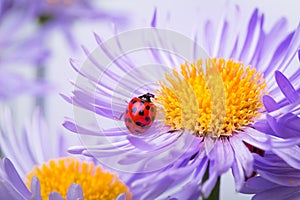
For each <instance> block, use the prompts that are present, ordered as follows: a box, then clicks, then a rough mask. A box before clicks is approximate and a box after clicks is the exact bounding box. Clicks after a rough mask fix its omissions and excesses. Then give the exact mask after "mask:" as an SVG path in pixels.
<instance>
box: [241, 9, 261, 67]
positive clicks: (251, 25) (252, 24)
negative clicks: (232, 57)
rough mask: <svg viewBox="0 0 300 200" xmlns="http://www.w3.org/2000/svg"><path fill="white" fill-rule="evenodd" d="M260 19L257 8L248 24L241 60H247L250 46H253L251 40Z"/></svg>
mask: <svg viewBox="0 0 300 200" xmlns="http://www.w3.org/2000/svg"><path fill="white" fill-rule="evenodd" d="M258 21H259V19H258V9H255V10H254V12H253V13H252V16H251V19H250V21H249V24H248V31H247V36H246V39H245V42H244V45H243V49H242V52H241V54H240V58H239V60H243V61H244V60H245V57H246V55H248V52H249V51H250V50H249V48H250V47H251V42H252V41H253V38H254V33H255V28H256V26H257V23H258Z"/></svg>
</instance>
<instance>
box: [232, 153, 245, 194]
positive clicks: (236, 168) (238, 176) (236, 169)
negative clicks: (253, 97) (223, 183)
mask: <svg viewBox="0 0 300 200" xmlns="http://www.w3.org/2000/svg"><path fill="white" fill-rule="evenodd" d="M232 174H233V177H234V181H235V189H236V191H240V190H241V188H242V186H243V183H244V179H245V174H244V170H243V167H242V165H241V163H240V162H239V161H238V160H237V159H235V160H234V162H233V165H232Z"/></svg>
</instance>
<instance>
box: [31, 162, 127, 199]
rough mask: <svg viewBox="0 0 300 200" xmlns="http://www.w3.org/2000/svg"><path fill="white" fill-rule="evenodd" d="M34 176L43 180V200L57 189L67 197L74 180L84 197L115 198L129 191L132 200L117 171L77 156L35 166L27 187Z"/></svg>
mask: <svg viewBox="0 0 300 200" xmlns="http://www.w3.org/2000/svg"><path fill="white" fill-rule="evenodd" d="M34 176H35V177H37V178H38V179H39V181H40V188H41V197H42V199H44V200H46V199H48V196H49V194H50V193H51V192H54V191H55V192H58V193H59V194H60V195H61V196H62V197H63V198H64V199H66V194H67V191H68V188H69V186H70V185H71V184H72V183H76V184H79V185H81V187H82V191H83V196H84V199H85V200H96V199H97V200H101V199H103V200H104V199H111V200H113V199H116V198H117V197H118V196H119V195H120V194H123V193H126V199H131V194H130V192H129V189H128V188H127V186H126V185H125V184H124V183H123V182H121V180H119V179H118V177H117V176H116V175H115V174H111V173H109V172H104V171H103V170H102V169H101V167H100V166H95V165H94V164H93V163H88V162H82V161H80V160H77V159H74V158H61V159H58V160H50V161H49V162H48V163H46V164H43V165H42V166H41V167H37V166H36V167H35V168H34V170H33V171H32V172H30V173H29V174H28V175H27V177H26V178H27V186H28V188H30V181H31V179H32V177H34Z"/></svg>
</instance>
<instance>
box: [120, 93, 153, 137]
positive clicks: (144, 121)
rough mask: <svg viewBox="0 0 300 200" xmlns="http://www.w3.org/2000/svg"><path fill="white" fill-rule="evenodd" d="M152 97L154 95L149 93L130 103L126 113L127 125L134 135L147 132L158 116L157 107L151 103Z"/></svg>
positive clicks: (135, 98)
mask: <svg viewBox="0 0 300 200" xmlns="http://www.w3.org/2000/svg"><path fill="white" fill-rule="evenodd" d="M150 97H152V98H153V97H154V95H153V94H150V93H147V94H145V95H142V96H140V97H134V98H133V99H131V101H130V102H129V104H128V106H127V109H126V112H125V118H124V120H125V125H126V127H127V128H128V130H129V131H130V132H131V133H133V134H141V133H144V132H146V131H147V130H148V129H149V128H150V127H151V125H152V124H153V121H154V120H155V115H156V106H155V105H154V104H153V103H152V102H151V100H150Z"/></svg>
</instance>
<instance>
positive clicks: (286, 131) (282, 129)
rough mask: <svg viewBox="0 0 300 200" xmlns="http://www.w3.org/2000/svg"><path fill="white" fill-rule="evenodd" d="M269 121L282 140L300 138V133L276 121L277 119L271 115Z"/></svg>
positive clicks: (268, 116)
mask: <svg viewBox="0 0 300 200" xmlns="http://www.w3.org/2000/svg"><path fill="white" fill-rule="evenodd" d="M267 121H268V123H269V125H270V127H271V128H272V130H273V131H274V132H275V135H276V136H278V137H280V138H291V137H297V136H298V137H299V136H300V134H299V131H296V130H293V129H290V128H288V127H286V126H285V125H284V124H280V123H278V122H277V121H276V119H275V118H274V117H272V116H270V115H267Z"/></svg>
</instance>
